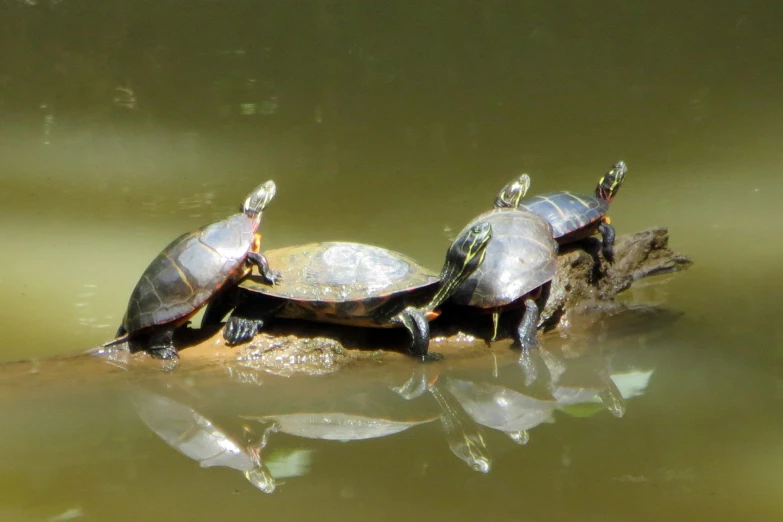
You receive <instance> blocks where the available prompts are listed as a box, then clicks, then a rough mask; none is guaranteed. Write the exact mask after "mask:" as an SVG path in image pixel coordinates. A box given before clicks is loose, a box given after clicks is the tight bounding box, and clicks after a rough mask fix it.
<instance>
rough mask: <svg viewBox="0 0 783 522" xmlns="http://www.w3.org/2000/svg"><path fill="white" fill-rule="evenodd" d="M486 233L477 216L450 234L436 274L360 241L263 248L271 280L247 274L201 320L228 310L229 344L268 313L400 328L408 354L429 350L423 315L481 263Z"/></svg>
mask: <svg viewBox="0 0 783 522" xmlns="http://www.w3.org/2000/svg"><path fill="white" fill-rule="evenodd" d="M491 238H492V227H491V225H490V224H489V223H483V222H476V223H474V224H473V226H471V227H470V228H468V229H466V230H465V231H464V232H463V233H462V234H460V236H459V237H458V238H457V239H455V240H454V242H453V243H452V244H451V246H450V247H449V249H448V252H447V253H446V261H445V263H444V265H443V268H442V270H441V272H440V275H436V274H434V273H432V272H430V271H429V270H427V269H426V268H424V267H422V266H421V265H419V264H418V263H416V262H415V261H414V260H413V259H411V258H409V257H408V256H405V255H403V254H400V253H398V252H393V251H391V250H387V249H385V248H380V247H377V246H372V245H365V244H360V243H345V242H326V243H311V244H306V245H299V246H292V247H286V248H280V249H277V250H269V251H267V252H266V255H267V257H268V259H269V262H270V263H272V264H273V265H274V266H276V267H279V268H280V269H281V271H282V277H281V281H280V282H279V283H278V284H275V285H274V286H273V285H270V284H269V283H268V282H267V281H264V280H262V279H259V278H257V277H254V276H252V275H251V276H250V277H248V278H246V279H245V280H243V281H242V282H241V283H240V284H239V285H238V286H237V288H236V290H235V291H234V292H233V294H234V295H233V296H231V297H230V298H227V299H226V298H223V299H221V300H219V301H216V302H215V303H213V304H211V305H210V306H209V307H208V308H207V311H206V313H205V314H204V321H203V322H202V324H205V325H206V324H213V323H216V322H219V321H220V319H222V317H223V316H224V315H225V313H226V312H227V311H228V309H230V307H231V306H235V309H234V311H233V313H232V314H231V316H230V317H229V319H228V321H227V324H226V326H225V328H224V330H223V336H224V337H225V339H226V341H227V343H228V344H229V345H236V344H240V343H244V342H247V341H250V340H251V339H252V338H253V336H254V335H255V334H256V333H257V331H258V329H259V328H260V327H261V326H263V325H264V323H265V322H266V321H267V319H269V318H271V317H273V316H274V317H288V318H298V319H307V320H311V321H318V322H327V323H338V324H347V325H354V326H365V327H381V328H386V327H395V326H404V327H405V328H407V329H408V331H409V332H410V334H411V338H412V340H411V344H410V347H409V350H410V352H411V353H412V354H413V355H415V356H417V357H419V358H421V359H422V360H427V359H433V358H438V357H440V355H439V354H429V353H428V347H429V324H428V320H429V319H433V318H435V317H437V312H436V311H435V309H436V308H437V307H438V306H440V304H441V303H443V302H444V301H445V300H446V299H448V298H449V296H451V294H452V292H453V291H454V290H455V289H456V288H457V287H458V286H459V285H460V284H461V283H462V282H463V281H464V280H465V279H466V278H467V277H468V276H470V274H471V273H473V271H474V270H476V268H477V267H479V266H480V265H481V262H482V260H483V258H484V252H485V250H486V248H487V245H488V244H489V243H490V239H491Z"/></svg>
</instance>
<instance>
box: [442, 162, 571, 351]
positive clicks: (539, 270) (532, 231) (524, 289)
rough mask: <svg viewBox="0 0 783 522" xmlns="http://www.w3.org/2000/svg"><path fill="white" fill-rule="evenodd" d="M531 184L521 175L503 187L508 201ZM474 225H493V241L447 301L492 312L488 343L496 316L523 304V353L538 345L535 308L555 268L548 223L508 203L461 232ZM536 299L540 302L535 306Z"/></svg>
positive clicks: (543, 297) (519, 336) (519, 333)
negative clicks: (474, 269) (481, 259)
mask: <svg viewBox="0 0 783 522" xmlns="http://www.w3.org/2000/svg"><path fill="white" fill-rule="evenodd" d="M529 186H530V178H529V177H528V176H527V175H526V174H524V175H522V176H520V178H519V179H518V180H516V182H514V183H510V184H509V185H507V186H506V188H505V189H504V190H505V192H504V194H505V196H506V197H507V198H508V199H509V200H512V199H519V198H520V197H521V196H519V194H523V195H524V193H525V192H526V191H527V189H528V187H529ZM476 223H490V224H491V225H492V231H493V233H492V241H491V242H490V244H489V246H488V247H487V250H486V253H485V256H484V262H483V263H482V264H481V266H480V267H479V268H478V269H477V270H476V271H475V272H473V274H472V275H471V276H470V277H468V278H467V279H466V280H465V282H463V283H462V284H461V285H460V286H459V288H457V290H456V291H455V292H454V294H453V295H452V296H451V299H450V302H451V303H454V304H456V305H462V306H468V307H473V308H479V309H483V310H486V311H488V312H491V313H492V319H493V333H492V339H491V340H492V341H494V340H495V339H496V338H497V330H498V321H499V318H500V314H501V313H502V312H503V311H504V310H509V309H514V308H524V311H523V313H522V318H521V320H520V322H519V325H518V326H517V335H516V337H517V339H518V341H519V344H520V347H521V348H522V351H523V352H526V351H527V350H528V349H529V348H532V347H534V346H535V345H536V344H537V340H536V326H537V323H538V317H539V309H540V307H541V306H543V305H544V304H545V301H546V298H547V296H548V293H549V292H548V288H549V286H550V283H551V281H552V278H553V277H554V276H555V271H556V270H557V252H558V246H557V242H556V241H555V240H554V237H553V233H552V225H550V224H549V222H548V221H547V220H546V219H544V218H543V217H541V216H540V215H538V214H536V213H535V212H531V211H530V210H527V209H524V208H517V207H511V206H509V207H500V208H494V209H491V210H488V211H486V212H484V213H483V214H480V215H479V216H477V217H476V218H474V219H473V220H472V221H471V222H470V223H468V224H467V226H466V227H465V229H464V230H469V229H471V228H472V227H474V226H475V224H476ZM464 230H463V231H462V232H460V234H464V233H465V232H464ZM536 300H539V301H543V302H541V303H540V304H538V303H536Z"/></svg>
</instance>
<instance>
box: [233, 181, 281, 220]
mask: <svg viewBox="0 0 783 522" xmlns="http://www.w3.org/2000/svg"><path fill="white" fill-rule="evenodd" d="M276 191H277V188H276V187H275V182H274V181H272V180H269V181H266V182H264V183H261V184H260V185H259V186H257V187H256V188H255V190H253V192H251V193H250V195H248V196H247V199H246V200H245V201H244V203H242V206H241V207H240V209H239V210H240V211H241V212H243V213H245V214H247V215H248V217H251V218H252V217H255V216H257V215H258V214H260V213H261V212H262V211H263V210H264V208H266V206H267V205H268V204H269V202H270V201H272V198H274V197H275V192H276Z"/></svg>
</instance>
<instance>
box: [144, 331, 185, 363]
mask: <svg viewBox="0 0 783 522" xmlns="http://www.w3.org/2000/svg"><path fill="white" fill-rule="evenodd" d="M147 353H149V354H150V357H152V358H153V359H164V360H171V359H178V358H179V353H177V349H176V348H174V327H165V326H164V327H160V328H157V329H156V330H155V331H154V332H153V333H152V334H150V338H149V342H148V344H147Z"/></svg>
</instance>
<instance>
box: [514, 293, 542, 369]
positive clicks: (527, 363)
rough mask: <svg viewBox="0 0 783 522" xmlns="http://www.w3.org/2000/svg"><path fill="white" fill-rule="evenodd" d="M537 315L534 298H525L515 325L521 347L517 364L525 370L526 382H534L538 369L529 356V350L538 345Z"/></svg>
mask: <svg viewBox="0 0 783 522" xmlns="http://www.w3.org/2000/svg"><path fill="white" fill-rule="evenodd" d="M538 315H539V311H538V305H537V304H536V302H535V300H533V299H532V298H531V297H527V298H525V312H524V314H523V315H522V320H521V321H520V323H519V326H518V327H517V337H518V339H519V345H520V347H521V348H522V353H521V354H520V355H519V364H520V365H521V366H522V369H523V370H524V372H525V383H526V384H530V383H532V382H534V381H535V380H536V377H537V376H538V370H537V368H536V365H535V363H534V362H533V358H532V357H531V356H530V350H531V349H533V348H535V347H536V346H538V338H536V325H537V324H538Z"/></svg>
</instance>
